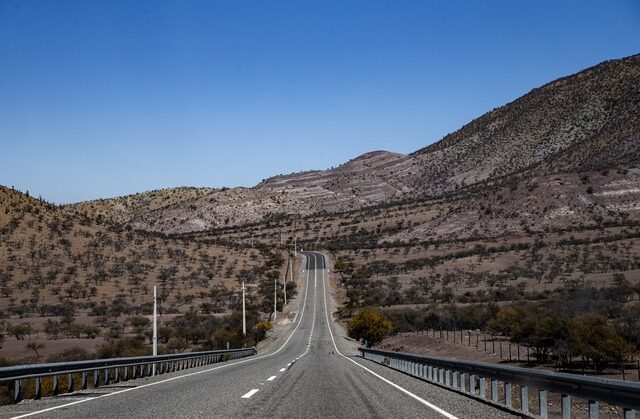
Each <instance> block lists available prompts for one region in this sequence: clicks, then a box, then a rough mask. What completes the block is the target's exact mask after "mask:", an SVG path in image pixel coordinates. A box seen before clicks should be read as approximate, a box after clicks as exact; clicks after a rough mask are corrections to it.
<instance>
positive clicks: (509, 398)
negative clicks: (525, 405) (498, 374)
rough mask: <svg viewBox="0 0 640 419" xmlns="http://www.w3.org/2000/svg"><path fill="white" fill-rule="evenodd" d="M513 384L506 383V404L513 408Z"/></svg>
mask: <svg viewBox="0 0 640 419" xmlns="http://www.w3.org/2000/svg"><path fill="white" fill-rule="evenodd" d="M511 386H512V384H511V383H507V382H505V383H504V404H505V405H506V406H507V407H508V408H509V409H511V407H512V406H513V398H512V396H513V391H512V388H511Z"/></svg>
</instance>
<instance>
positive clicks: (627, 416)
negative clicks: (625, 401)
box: [622, 407, 636, 419]
mask: <svg viewBox="0 0 640 419" xmlns="http://www.w3.org/2000/svg"><path fill="white" fill-rule="evenodd" d="M622 417H623V418H624V419H636V412H635V410H633V409H627V408H626V407H625V408H624V410H623V412H622Z"/></svg>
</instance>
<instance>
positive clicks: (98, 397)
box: [13, 256, 310, 419]
mask: <svg viewBox="0 0 640 419" xmlns="http://www.w3.org/2000/svg"><path fill="white" fill-rule="evenodd" d="M306 257H307V256H305V258H306ZM309 279H310V278H309V275H307V283H306V285H305V287H304V288H305V289H304V299H303V302H302V310H300V313H301V314H300V318H299V319H298V323H297V324H296V326H295V327H294V328H293V330H292V331H291V334H290V335H289V337H288V338H287V340H285V341H284V343H283V344H282V346H280V347H279V348H278V349H277V350H276V351H275V352H272V353H270V354H265V355H260V356H257V357H255V358H247V359H241V360H240V361H236V362H233V361H230V362H229V363H226V364H223V365H220V366H216V367H211V368H207V369H206V370H201V371H195V372H192V373H188V374H184V375H178V376H175V377H171V378H167V379H165V380H160V381H155V382H152V383H147V384H141V385H139V386H136V387H126V388H124V389H123V390H118V391H114V392H112V393H106V394H101V395H100V396H95V397H89V398H86V399H80V400H76V401H73V402H70V403H65V404H60V405H58V406H53V407H48V408H46V409H41V410H37V411H34V412H29V413H24V414H22V415H19V416H14V417H13V419H21V418H26V417H31V416H35V415H40V414H42V413H46V412H51V411H53V410H58V409H64V408H67V407H70V406H74V405H77V404H80V403H85V402H89V401H92V400H97V399H102V398H105V397H112V396H116V395H119V394H122V393H128V392H130V391H135V390H140V389H143V388H146V387H151V386H157V385H160V384H164V383H168V382H170V381H175V380H181V379H184V378H187V377H191V376H194V375H200V374H205V373H208V372H211V371H216V370H219V369H223V368H229V367H232V366H234V365H239V364H244V363H247V362H254V361H257V360H259V359H263V358H267V357H270V356H273V355H275V354H277V353H279V352H281V351H282V350H283V349H284V348H285V347H286V346H287V344H288V343H289V341H290V340H291V338H292V337H293V335H294V333H295V332H296V331H297V330H298V328H299V327H300V325H301V324H302V317H303V315H304V310H305V308H306V306H307V290H308V288H309ZM296 317H298V316H297V314H296ZM290 365H291V364H288V365H287V366H290ZM256 391H258V390H256ZM249 393H251V392H249ZM249 393H247V394H249Z"/></svg>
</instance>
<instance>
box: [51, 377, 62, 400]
mask: <svg viewBox="0 0 640 419" xmlns="http://www.w3.org/2000/svg"><path fill="white" fill-rule="evenodd" d="M51 392H52V393H53V395H54V396H57V395H58V394H60V386H59V385H58V376H57V375H54V376H53V389H52V390H51Z"/></svg>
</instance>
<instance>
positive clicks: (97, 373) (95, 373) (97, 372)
mask: <svg viewBox="0 0 640 419" xmlns="http://www.w3.org/2000/svg"><path fill="white" fill-rule="evenodd" d="M99 386H100V370H93V388H98V387H99Z"/></svg>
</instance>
